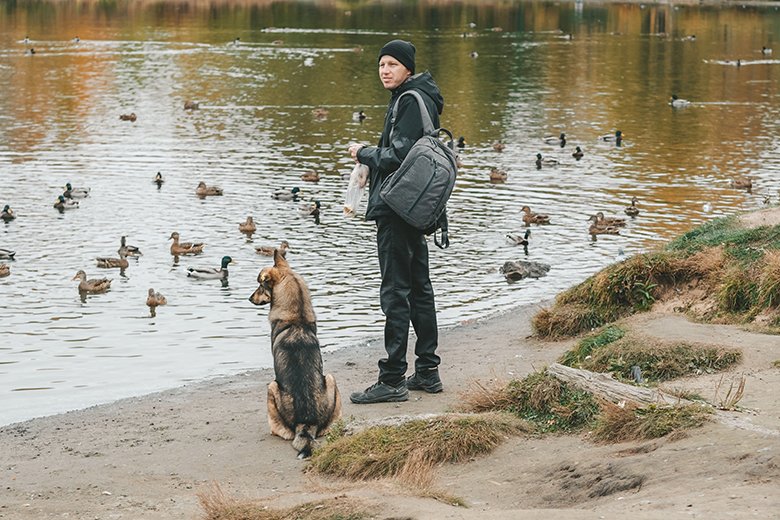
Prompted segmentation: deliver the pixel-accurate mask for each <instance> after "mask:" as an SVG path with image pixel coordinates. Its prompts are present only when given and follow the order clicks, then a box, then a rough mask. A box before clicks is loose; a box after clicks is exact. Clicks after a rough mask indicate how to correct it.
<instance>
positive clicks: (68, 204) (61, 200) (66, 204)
mask: <svg viewBox="0 0 780 520" xmlns="http://www.w3.org/2000/svg"><path fill="white" fill-rule="evenodd" d="M78 207H79V203H78V201H75V200H73V199H66V198H65V196H64V195H60V196H59V197H57V200H56V201H54V208H55V209H58V210H60V211H65V210H66V209H75V208H78Z"/></svg>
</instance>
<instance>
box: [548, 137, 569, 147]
mask: <svg viewBox="0 0 780 520" xmlns="http://www.w3.org/2000/svg"><path fill="white" fill-rule="evenodd" d="M543 139H544V142H545V143H547V144H557V145H559V146H560V147H561V148H563V147H564V146H566V134H561V135H559V136H558V137H555V136H554V135H548V136H546V137H544V138H543Z"/></svg>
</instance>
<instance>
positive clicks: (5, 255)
mask: <svg viewBox="0 0 780 520" xmlns="http://www.w3.org/2000/svg"><path fill="white" fill-rule="evenodd" d="M15 254H16V251H11V250H10V249H3V248H2V247H0V259H2V260H13V259H14V255H15Z"/></svg>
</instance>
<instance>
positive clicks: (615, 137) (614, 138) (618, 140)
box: [599, 130, 623, 146]
mask: <svg viewBox="0 0 780 520" xmlns="http://www.w3.org/2000/svg"><path fill="white" fill-rule="evenodd" d="M599 140H601V141H606V142H608V143H613V142H614V143H615V145H617V146H620V145H621V144H622V143H623V132H621V131H620V130H617V131H615V133H614V134H605V135H602V136H599Z"/></svg>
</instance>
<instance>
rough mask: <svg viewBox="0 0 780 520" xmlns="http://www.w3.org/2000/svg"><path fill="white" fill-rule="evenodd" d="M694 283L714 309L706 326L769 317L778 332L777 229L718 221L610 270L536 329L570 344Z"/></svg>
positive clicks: (576, 290) (566, 295) (541, 318)
mask: <svg viewBox="0 0 780 520" xmlns="http://www.w3.org/2000/svg"><path fill="white" fill-rule="evenodd" d="M691 281H696V282H698V283H699V284H700V285H701V286H703V287H704V288H705V289H706V292H707V293H708V294H709V295H710V296H711V298H712V299H713V300H714V302H715V306H714V309H715V311H714V313H712V314H709V315H707V316H703V318H705V319H708V320H716V319H717V320H720V321H730V322H746V321H750V320H752V319H753V318H755V317H756V316H757V315H758V314H759V313H761V312H767V311H768V312H770V313H771V314H772V315H773V318H772V319H771V320H770V322H769V325H770V327H779V328H780V226H765V227H759V228H743V227H741V226H740V225H739V224H738V221H737V219H736V218H734V217H729V218H723V219H717V220H714V221H712V222H709V223H707V224H704V225H703V226H700V227H698V228H696V229H694V230H692V231H689V232H688V233H686V234H684V235H682V236H681V237H679V238H678V239H676V240H674V241H673V242H671V243H670V244H669V245H668V246H667V247H666V248H665V249H664V250H661V251H656V252H652V253H646V254H641V255H636V256H634V257H631V258H629V259H627V260H625V261H623V262H620V263H617V264H613V265H610V266H609V267H607V268H605V269H603V270H602V271H600V272H598V273H597V274H595V275H594V276H592V277H591V278H589V279H587V280H585V281H584V282H582V283H581V284H579V285H577V286H575V287H572V288H571V289H569V290H567V291H565V292H563V293H561V294H560V295H558V297H557V298H556V301H555V304H554V305H553V306H552V307H551V308H549V309H544V310H542V311H541V312H539V313H538V314H537V315H536V316H534V318H533V321H532V325H533V327H534V331H535V333H536V334H537V335H538V336H541V337H547V338H552V339H555V338H562V337H571V336H574V335H577V334H580V333H582V332H584V331H587V330H591V329H593V328H596V327H600V326H602V325H605V324H608V323H611V322H613V321H615V320H617V319H619V318H622V317H624V316H628V315H630V314H634V313H636V312H641V311H645V310H648V309H649V308H650V307H652V305H653V303H655V301H656V300H657V299H659V298H661V297H662V295H664V294H666V293H668V292H669V289H671V288H673V287H676V286H678V285H680V284H684V283H686V282H691Z"/></svg>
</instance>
